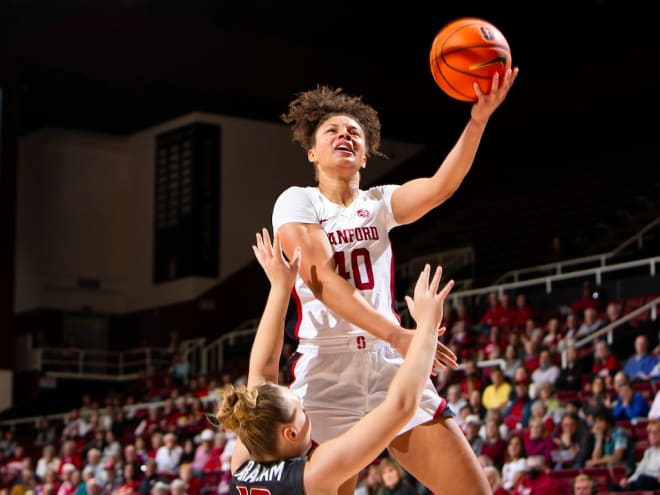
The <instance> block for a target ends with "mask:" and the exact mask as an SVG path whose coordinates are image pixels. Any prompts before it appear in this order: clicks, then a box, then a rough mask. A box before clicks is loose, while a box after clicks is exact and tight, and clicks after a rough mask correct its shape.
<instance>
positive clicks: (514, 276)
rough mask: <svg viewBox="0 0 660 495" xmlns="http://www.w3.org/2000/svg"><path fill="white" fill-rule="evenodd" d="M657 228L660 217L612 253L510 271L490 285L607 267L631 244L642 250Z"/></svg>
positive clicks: (659, 225)
mask: <svg viewBox="0 0 660 495" xmlns="http://www.w3.org/2000/svg"><path fill="white" fill-rule="evenodd" d="M657 227H660V217H658V218H656V219H655V220H653V221H652V222H650V223H648V224H647V225H645V226H644V227H643V228H642V229H640V230H639V232H637V233H636V234H635V235H633V236H631V237H629V238H628V239H626V240H625V241H624V242H622V243H621V244H620V245H619V246H617V247H616V248H615V249H614V250H612V251H609V252H607V253H601V254H593V255H591V256H583V257H580V258H572V259H569V260H565V261H558V262H555V263H546V264H543V265H537V266H530V267H527V268H521V269H519V270H511V271H508V272H506V273H505V274H503V275H502V276H500V277H499V278H497V279H496V280H495V281H494V282H493V284H492V285H500V284H503V283H506V281H507V280H509V279H511V280H512V281H513V282H519V281H520V280H521V276H522V275H527V274H530V273H547V272H550V271H553V272H554V275H561V274H562V273H564V272H565V270H566V268H570V267H574V266H579V265H587V264H589V263H597V264H598V266H601V267H604V266H606V265H607V262H608V260H610V259H613V258H615V257H616V256H618V255H620V254H621V253H622V252H623V251H624V250H625V249H626V248H627V247H628V246H631V245H632V244H637V247H638V248H640V249H641V248H643V247H644V239H645V237H646V235H647V234H648V233H649V232H650V231H651V230H653V229H655V228H657Z"/></svg>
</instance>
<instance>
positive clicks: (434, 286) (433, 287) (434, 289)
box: [429, 266, 442, 294]
mask: <svg viewBox="0 0 660 495" xmlns="http://www.w3.org/2000/svg"><path fill="white" fill-rule="evenodd" d="M441 278H442V267H441V266H438V267H437V268H436V269H435V273H434V274H433V279H431V284H430V285H429V291H430V292H431V294H437V293H438V287H439V286H440V279H441Z"/></svg>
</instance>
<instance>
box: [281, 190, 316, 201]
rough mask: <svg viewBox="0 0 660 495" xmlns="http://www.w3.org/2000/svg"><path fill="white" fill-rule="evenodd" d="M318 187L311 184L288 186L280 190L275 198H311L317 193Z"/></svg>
mask: <svg viewBox="0 0 660 495" xmlns="http://www.w3.org/2000/svg"><path fill="white" fill-rule="evenodd" d="M317 191H318V189H317V188H316V187H311V186H289V187H287V188H286V189H285V190H284V191H282V192H281V193H280V194H279V196H278V197H277V200H278V201H280V200H281V199H282V198H285V199H296V198H297V199H311V198H313V197H314V195H315V194H317Z"/></svg>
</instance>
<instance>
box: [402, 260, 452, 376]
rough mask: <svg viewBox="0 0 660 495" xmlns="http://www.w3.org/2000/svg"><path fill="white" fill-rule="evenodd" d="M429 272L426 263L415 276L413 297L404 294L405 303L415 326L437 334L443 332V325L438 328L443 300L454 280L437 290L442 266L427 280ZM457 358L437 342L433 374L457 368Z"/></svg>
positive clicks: (439, 334)
mask: <svg viewBox="0 0 660 495" xmlns="http://www.w3.org/2000/svg"><path fill="white" fill-rule="evenodd" d="M430 273H431V267H430V265H428V264H427V265H426V266H425V267H424V269H423V270H422V272H421V273H420V274H419V277H418V278H417V283H416V284H415V289H414V293H413V297H412V298H411V297H410V296H406V297H405V300H406V304H407V305H408V310H409V311H410V315H411V316H412V317H413V319H414V320H415V322H417V327H418V328H420V327H421V326H424V327H426V328H431V329H433V331H437V333H438V336H441V335H443V334H444V332H445V327H442V328H440V329H439V330H436V329H438V327H440V324H441V323H442V318H443V314H444V311H443V310H444V308H443V306H444V302H445V299H446V298H447V295H449V292H450V291H451V289H452V288H453V287H454V281H453V280H450V281H449V282H447V284H445V286H444V287H443V288H442V290H440V291H438V288H439V287H440V279H441V278H442V268H441V267H438V268H436V270H435V273H434V275H433V278H432V279H431V280H430V281H429V277H430ZM457 367H458V363H457V358H456V355H455V354H454V352H453V351H452V350H451V349H449V348H448V347H447V346H445V345H444V344H442V343H441V342H438V348H437V350H436V356H435V364H434V369H435V371H434V374H435V372H437V370H445V369H447V368H457Z"/></svg>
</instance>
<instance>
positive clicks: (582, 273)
mask: <svg viewBox="0 0 660 495" xmlns="http://www.w3.org/2000/svg"><path fill="white" fill-rule="evenodd" d="M658 262H660V256H654V257H651V258H645V259H641V260H634V261H625V262H623V263H617V264H615V265H607V266H598V267H595V268H586V269H583V270H575V271H572V272H568V273H560V274H554V275H546V276H543V277H538V278H532V279H529V280H520V281H518V282H510V283H506V284H499V285H490V286H488V287H480V288H478V289H469V290H464V291H460V292H452V293H450V294H449V296H448V297H447V300H448V302H449V303H450V304H451V305H452V306H453V307H456V306H458V304H459V302H460V301H461V300H462V299H465V298H469V297H472V296H479V295H484V294H488V293H489V292H493V291H495V292H497V293H498V294H499V295H500V296H501V295H502V294H503V293H504V292H505V291H508V290H510V289H520V288H523V287H539V286H541V287H545V292H546V293H547V294H550V293H552V285H553V284H554V283H555V282H558V281H560V280H571V279H576V278H584V277H588V276H594V277H595V279H596V284H597V285H600V284H601V283H602V278H603V275H604V274H605V273H612V272H624V271H627V270H631V269H633V268H640V267H648V273H649V275H650V276H652V277H654V276H655V275H656V268H655V265H656V264H657V263H658Z"/></svg>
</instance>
